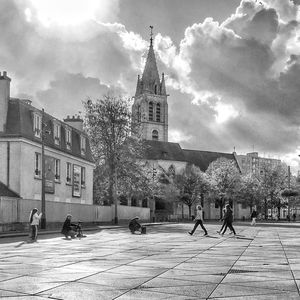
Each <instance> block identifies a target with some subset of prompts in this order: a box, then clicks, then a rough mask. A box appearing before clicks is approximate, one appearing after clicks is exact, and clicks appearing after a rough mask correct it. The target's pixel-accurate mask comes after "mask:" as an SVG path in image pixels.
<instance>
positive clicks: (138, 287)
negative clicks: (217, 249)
mask: <svg viewBox="0 0 300 300" xmlns="http://www.w3.org/2000/svg"><path fill="white" fill-rule="evenodd" d="M202 239H206V237H202V238H200V239H199V240H202ZM222 242H223V241H220V242H218V243H217V244H214V245H212V246H211V247H209V248H208V249H210V248H212V247H214V246H215V245H218V244H220V243H222ZM159 243H160V242H157V243H155V244H159ZM171 249H176V248H175V247H173V248H171ZM208 249H204V250H203V251H200V252H198V253H197V254H195V255H193V256H192V257H188V258H187V259H185V260H183V261H182V262H180V263H178V264H177V265H175V266H173V267H172V268H170V269H167V270H166V271H163V272H162V273H160V274H158V275H156V276H154V277H152V278H150V279H149V280H147V281H145V282H143V283H142V284H145V283H147V282H149V281H151V280H153V279H155V278H157V277H159V276H161V275H162V274H164V273H166V272H168V271H170V270H173V269H174V268H176V267H177V266H179V265H181V264H183V263H185V262H187V261H188V260H190V259H193V258H195V257H197V256H198V255H199V254H201V253H203V252H205V251H206V250H208ZM153 255H154V254H153ZM142 284H140V285H138V286H137V287H135V288H131V289H130V290H128V291H126V292H125V293H123V294H122V295H119V296H117V297H116V298H113V299H114V300H115V299H118V298H119V297H121V296H123V295H124V294H126V293H128V292H129V291H132V290H136V289H140V286H141V285H142ZM211 284H213V283H211ZM161 293H163V294H167V293H164V292H161ZM174 296H175V295H174Z"/></svg>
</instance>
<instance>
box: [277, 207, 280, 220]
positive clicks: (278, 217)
mask: <svg viewBox="0 0 300 300" xmlns="http://www.w3.org/2000/svg"><path fill="white" fill-rule="evenodd" d="M280 209H281V207H280V205H278V206H277V220H280Z"/></svg>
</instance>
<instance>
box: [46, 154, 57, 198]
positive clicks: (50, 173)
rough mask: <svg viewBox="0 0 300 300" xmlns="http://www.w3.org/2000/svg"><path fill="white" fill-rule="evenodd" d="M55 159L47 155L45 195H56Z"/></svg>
mask: <svg viewBox="0 0 300 300" xmlns="http://www.w3.org/2000/svg"><path fill="white" fill-rule="evenodd" d="M54 168H55V159H54V158H53V157H51V156H47V155H45V193H47V194H54V193H55V176H54Z"/></svg>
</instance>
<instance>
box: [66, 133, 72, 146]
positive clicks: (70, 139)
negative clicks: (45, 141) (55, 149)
mask: <svg viewBox="0 0 300 300" xmlns="http://www.w3.org/2000/svg"><path fill="white" fill-rule="evenodd" d="M71 141H72V132H71V129H69V128H66V147H67V149H68V150H71V145H72V142H71Z"/></svg>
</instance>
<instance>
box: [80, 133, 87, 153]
mask: <svg viewBox="0 0 300 300" xmlns="http://www.w3.org/2000/svg"><path fill="white" fill-rule="evenodd" d="M80 149H81V155H85V152H86V138H85V137H84V136H81V137H80Z"/></svg>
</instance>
